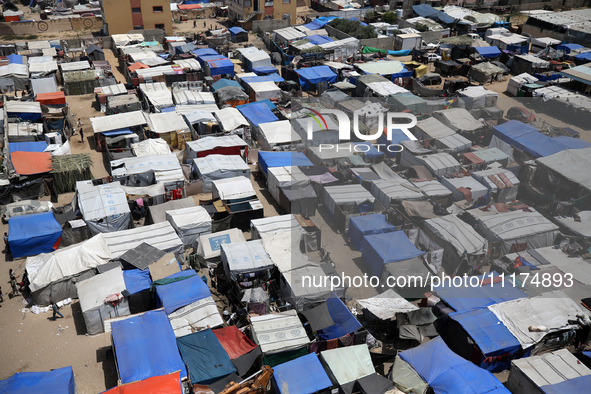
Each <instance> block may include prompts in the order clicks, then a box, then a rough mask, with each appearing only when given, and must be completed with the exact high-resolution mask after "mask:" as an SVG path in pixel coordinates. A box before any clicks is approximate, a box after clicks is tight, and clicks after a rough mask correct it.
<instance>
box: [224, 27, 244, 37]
mask: <svg viewBox="0 0 591 394" xmlns="http://www.w3.org/2000/svg"><path fill="white" fill-rule="evenodd" d="M228 30H229V31H230V35H232V36H235V35H236V34H240V33H247V34H248V32H247V31H246V30H244V29H243V28H241V27H240V26H234V27H231V28H229V29H228Z"/></svg>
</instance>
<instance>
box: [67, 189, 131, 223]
mask: <svg viewBox="0 0 591 394" xmlns="http://www.w3.org/2000/svg"><path fill="white" fill-rule="evenodd" d="M120 186H121V184H120V183H119V182H113V183H106V184H102V185H97V186H94V185H93V184H92V181H78V182H76V190H77V191H78V201H79V204H80V212H81V213H82V217H83V218H84V220H88V221H95V220H100V219H104V218H107V217H110V216H113V215H122V214H126V213H129V212H130V209H129V204H128V203H127V196H126V194H125V191H124V190H123V189H122V188H121V187H120Z"/></svg>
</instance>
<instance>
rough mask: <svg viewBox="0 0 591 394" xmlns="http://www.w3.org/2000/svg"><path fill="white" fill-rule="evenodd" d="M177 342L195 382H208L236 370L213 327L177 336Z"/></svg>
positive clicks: (192, 381)
mask: <svg viewBox="0 0 591 394" xmlns="http://www.w3.org/2000/svg"><path fill="white" fill-rule="evenodd" d="M176 343H177V346H178V348H179V351H180V353H181V357H182V359H183V361H184V362H185V364H186V365H187V369H188V371H189V378H190V379H191V383H193V384H194V383H203V384H206V383H208V382H210V381H212V380H215V379H217V378H221V377H222V376H225V375H228V374H231V373H232V372H236V368H235V367H234V365H232V362H231V361H230V357H228V354H227V353H226V351H225V350H224V348H223V347H222V345H221V343H220V341H218V339H217V338H216V336H215V335H214V334H213V332H212V331H211V329H207V330H203V331H200V332H194V333H192V334H189V335H185V336H184V337H180V338H177V340H176Z"/></svg>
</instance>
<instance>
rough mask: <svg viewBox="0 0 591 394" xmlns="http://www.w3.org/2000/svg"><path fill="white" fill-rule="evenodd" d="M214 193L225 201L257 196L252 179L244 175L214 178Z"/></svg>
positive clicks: (214, 195)
mask: <svg viewBox="0 0 591 394" xmlns="http://www.w3.org/2000/svg"><path fill="white" fill-rule="evenodd" d="M212 195H213V198H219V199H221V200H224V201H228V200H243V199H248V198H253V199H254V198H256V192H255V191H254V188H253V187H252V183H251V181H250V179H249V178H246V177H243V176H237V177H234V178H225V179H216V180H214V181H213V189H212Z"/></svg>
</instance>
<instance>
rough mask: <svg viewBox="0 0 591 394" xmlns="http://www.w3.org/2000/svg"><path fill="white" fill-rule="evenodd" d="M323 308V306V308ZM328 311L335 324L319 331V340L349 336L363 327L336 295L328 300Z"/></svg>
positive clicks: (332, 295)
mask: <svg viewBox="0 0 591 394" xmlns="http://www.w3.org/2000/svg"><path fill="white" fill-rule="evenodd" d="M321 307H322V306H321ZM326 309H327V311H328V315H329V316H330V318H331V319H332V321H333V322H334V324H333V325H332V326H329V327H326V328H323V329H321V330H318V338H319V339H320V340H322V341H328V340H330V339H336V338H340V337H342V336H345V335H347V334H351V333H354V332H355V331H357V330H359V329H360V328H361V327H362V325H361V323H359V321H357V319H356V318H355V316H353V314H352V313H351V311H349V308H347V306H346V305H345V304H343V301H341V299H340V298H339V297H337V295H336V294H335V293H332V294H331V295H330V297H328V299H327V300H326Z"/></svg>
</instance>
